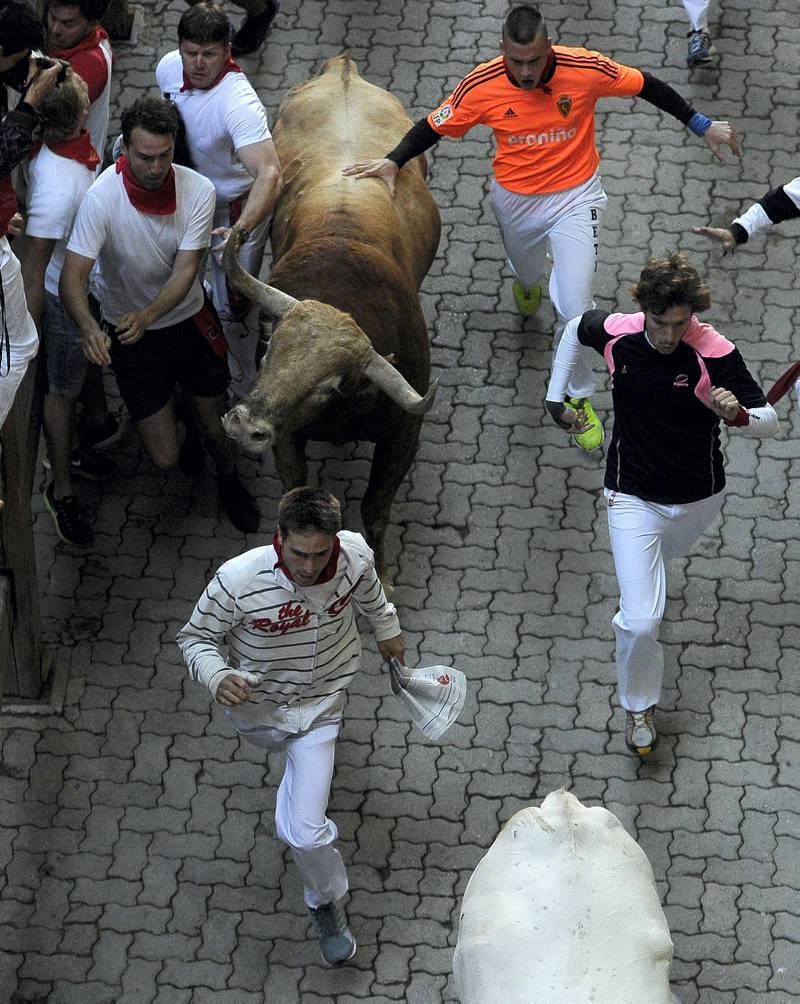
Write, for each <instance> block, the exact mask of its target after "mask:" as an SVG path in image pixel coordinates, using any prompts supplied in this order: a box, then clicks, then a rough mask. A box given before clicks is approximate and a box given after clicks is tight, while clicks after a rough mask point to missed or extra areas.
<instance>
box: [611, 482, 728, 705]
mask: <svg viewBox="0 0 800 1004" xmlns="http://www.w3.org/2000/svg"><path fill="white" fill-rule="evenodd" d="M723 494H724V493H723V492H717V494H716V495H712V496H710V497H709V498H707V499H701V500H700V501H699V502H689V503H687V504H686V505H659V504H658V503H657V502H645V501H644V500H643V499H640V498H637V497H636V496H635V495H624V494H622V493H621V492H612V491H609V490H608V489H606V490H605V497H606V507H607V512H608V529H609V533H610V535H611V550H612V552H613V554H614V567H615V568H616V572H617V581H618V582H619V592H620V600H619V610H618V611H617V614H616V616H615V617H614V620H613V621H612V623H613V625H614V633H615V635H616V639H617V678H618V680H619V696H620V703H621V704H622V707H623V708H625V709H626V711H644V710H645V709H646V708H649V707H652V705H654V704H658V701H659V697H660V696H661V683H662V680H663V677H664V652H663V650H662V648H661V645H660V644H659V642H658V631H659V628H660V626H661V621H662V619H663V617H664V606H665V604H666V599H667V575H666V568H665V564H664V562H665V560H667V561H668V560H670V559H671V558H677V557H680V556H681V555H684V554H685V553H686V552H687V551H688V550H689V548H690V547H691V546H692V544H693V543H694V542H695V541H696V540H697V538H698V537H699V536H700V535H701V534H702V533H703V532H704V531H705V530H707V529H708V527H709V526H710V524H711V523H712V521H713V520H714V518H715V517H716V516H717V514H718V513H719V511H720V509H721V508H722V499H723Z"/></svg>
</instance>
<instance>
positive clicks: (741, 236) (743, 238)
mask: <svg viewBox="0 0 800 1004" xmlns="http://www.w3.org/2000/svg"><path fill="white" fill-rule="evenodd" d="M729 229H730V232H731V233H732V234H733V239H734V240H735V241H736V243H737V244H746V243H747V239H748V237H749V236H750V235H749V234H748V232H747V231H746V230H745V228H744V227H743V226H742V225H741V223H731V225H730V228H729Z"/></svg>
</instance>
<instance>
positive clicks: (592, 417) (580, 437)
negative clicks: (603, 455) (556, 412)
mask: <svg viewBox="0 0 800 1004" xmlns="http://www.w3.org/2000/svg"><path fill="white" fill-rule="evenodd" d="M566 404H568V405H569V406H570V408H572V409H574V410H575V411H577V412H578V414H580V415H582V416H583V417H584V418H585V419H586V421H587V422H589V423H590V425H589V428H588V429H587V430H586V432H579V433H577V434H576V435H574V436H573V437H572V438H573V439H574V440H575V442H576V444H577V445H578V446H580V448H581V449H582V450H586V452H587V453H591V452H592V450H599V449H600V447H601V446H602V445H603V423H602V422H601V421H600V419H599V418H598V417H597V412H596V411H595V410H594V408H593V407H592V402H591V401H590V400H589V398H588V397H568V398H567V400H566Z"/></svg>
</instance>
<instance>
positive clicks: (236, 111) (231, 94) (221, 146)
mask: <svg viewBox="0 0 800 1004" xmlns="http://www.w3.org/2000/svg"><path fill="white" fill-rule="evenodd" d="M156 81H157V83H158V88H159V90H160V91H161V93H162V94H163V95H164V96H165V97H166V98H167V100H168V101H172V102H173V103H174V105H175V107H176V108H177V109H178V111H179V112H180V113H181V118H182V119H183V123H184V125H185V126H186V142H187V145H188V147H189V152H190V153H191V155H192V163H193V164H194V166H195V168H196V169H197V170H198V171H200V173H201V174H204V175H205V176H206V177H207V178H210V179H211V181H213V183H214V188H215V189H216V190H217V199H219V201H220V202H222V201H225V202H230V201H232V200H233V199H238V198H240V197H241V196H243V195H246V194H247V192H249V191H250V189H251V187H252V185H253V178H252V175H251V174H250V172H249V171H248V170H247V168H246V167H245V166H244V164H242V162H241V161H240V160H239V157H238V156H237V153H236V151H237V150H241V149H242V147H243V146H250V145H252V144H253V143H261V142H263V141H264V140H267V139H270V131H269V124H268V122H267V113H266V111H265V110H264V106H263V105H262V104H261V102H260V101H259V99H258V95H257V94H256V92H255V91H254V90H253V88H252V86H251V85H250V83H249V82H248V80H247V77H246V76H245V75H244V74H243V73H226V74H225V76H224V77H223V78H222V80H220V82H219V83H218V84H216V85H215V86H214V87H211V88H210V89H208V90H198V89H197V88H193V89H192V90H189V91H184V92H183V94H181V87H182V86H183V64H182V63H181V54H180V52H178V50H177V49H175V50H174V51H173V52H168V53H167V54H166V56H164V58H163V59H162V60H161V62H160V63H159V64H158V66H157V67H156Z"/></svg>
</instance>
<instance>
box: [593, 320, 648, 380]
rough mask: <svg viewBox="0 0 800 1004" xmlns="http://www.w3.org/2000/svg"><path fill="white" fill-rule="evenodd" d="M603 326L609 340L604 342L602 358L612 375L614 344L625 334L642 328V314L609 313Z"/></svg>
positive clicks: (633, 332)
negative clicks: (609, 336)
mask: <svg viewBox="0 0 800 1004" xmlns="http://www.w3.org/2000/svg"><path fill="white" fill-rule="evenodd" d="M603 327H604V328H605V329H606V331H607V332H608V334H609V335H611V341H610V342H606V347H605V348H604V349H603V358H604V359H605V361H606V366H608V372H609V374H610V375H611V376H613V375H614V368H615V363H614V346H615V345H616V344H617V342H618V341H619V339H620V338H624V337H625V335H635V334H636V333H637V332H639V331H642V330H643V329H644V314H643V313H641V312H640V313H638V314H609V315H608V317H607V318H606V319H605V323H604V324H603Z"/></svg>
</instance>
